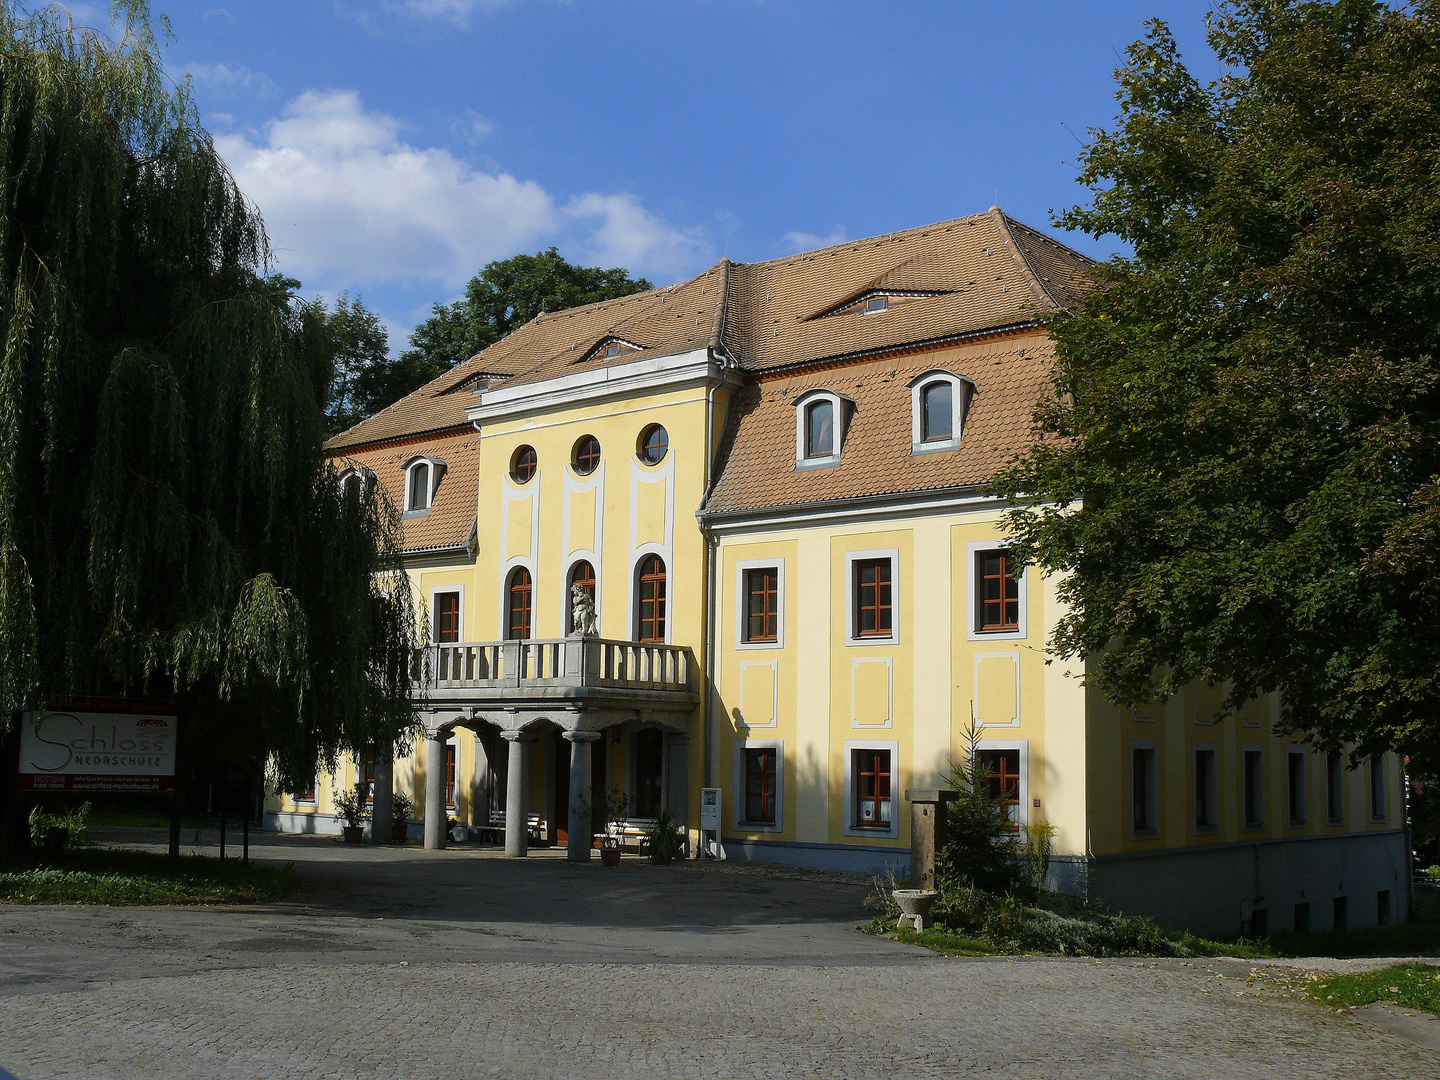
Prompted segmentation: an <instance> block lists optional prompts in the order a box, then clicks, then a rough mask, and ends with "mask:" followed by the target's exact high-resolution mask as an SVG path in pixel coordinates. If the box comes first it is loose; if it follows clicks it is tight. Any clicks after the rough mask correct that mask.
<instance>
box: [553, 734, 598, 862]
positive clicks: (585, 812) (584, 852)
mask: <svg viewBox="0 0 1440 1080" xmlns="http://www.w3.org/2000/svg"><path fill="white" fill-rule="evenodd" d="M561 735H562V736H563V737H564V738H565V739H567V740H569V742H570V820H569V822H568V823H567V824H566V839H565V857H566V858H567V859H569V860H570V861H571V862H588V861H589V860H590V851H591V849H592V848H593V847H594V836H593V835H592V831H591V825H590V822H591V815H590V800H591V798H592V792H591V790H590V744H591V743H593V742H595V740H596V739H598V738H600V732H598V731H565V732H561Z"/></svg>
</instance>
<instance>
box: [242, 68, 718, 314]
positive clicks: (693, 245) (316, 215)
mask: <svg viewBox="0 0 1440 1080" xmlns="http://www.w3.org/2000/svg"><path fill="white" fill-rule="evenodd" d="M401 131H402V127H401V124H400V122H399V121H398V120H396V119H395V118H393V117H390V116H387V115H385V114H383V113H375V112H367V111H366V110H365V109H364V107H363V105H362V103H361V101H360V98H359V95H358V94H356V93H355V92H354V91H349V90H325V91H319V90H311V91H307V92H306V93H304V94H302V95H301V96H300V97H298V98H296V99H295V100H294V101H292V102H290V103H289V104H288V105H287V106H286V107H285V109H284V110H283V113H282V115H281V116H280V117H278V118H277V119H274V120H272V121H270V122H269V123H268V124H266V125H265V126H264V129H263V131H262V132H259V133H257V132H249V133H231V134H225V135H219V136H217V137H216V139H215V145H216V147H217V148H218V149H219V151H220V153H221V155H222V156H223V157H224V158H225V160H226V162H227V163H228V164H229V166H230V169H231V171H232V172H233V173H234V175H235V179H236V180H237V182H238V183H239V185H240V188H241V190H243V191H244V192H245V194H246V195H247V196H249V197H250V198H251V199H253V200H254V201H255V203H256V204H257V205H258V206H259V207H260V209H261V211H262V213H263V214H264V216H265V224H266V227H267V229H268V230H269V233H270V237H271V240H272V242H273V244H274V246H275V251H276V261H277V263H278V267H279V269H281V270H284V271H285V272H287V273H291V274H294V275H295V276H297V277H299V278H300V279H301V280H303V281H304V282H305V283H306V285H307V286H311V287H313V288H320V289H328V290H337V291H338V290H339V289H350V290H352V291H353V290H355V289H357V288H361V287H368V286H375V285H397V284H398V285H405V286H420V285H422V284H423V286H424V287H425V288H434V287H435V286H436V285H438V286H440V288H441V289H443V290H444V291H447V292H453V291H454V290H457V289H459V287H460V286H461V285H462V284H463V283H464V282H465V281H466V280H468V278H469V277H470V276H471V275H472V274H474V273H475V271H476V270H478V269H479V268H480V267H481V266H483V265H484V264H485V263H486V262H488V261H490V260H491V259H503V258H507V257H509V256H510V255H513V254H515V253H517V252H520V251H526V250H530V251H533V250H535V249H536V248H537V247H540V246H542V245H545V244H552V243H553V244H556V245H558V246H559V247H560V248H561V249H562V250H563V251H566V252H567V254H568V255H569V256H570V257H571V258H582V259H584V260H585V261H592V260H593V261H599V262H601V263H602V264H603V265H607V266H615V265H618V266H625V267H627V268H628V269H630V270H631V271H633V272H635V273H637V274H645V275H647V276H651V275H658V276H660V277H662V278H664V277H666V276H667V275H680V274H684V273H688V272H693V271H694V270H697V269H699V268H700V267H702V266H703V265H704V263H705V261H706V258H707V257H708V255H709V248H708V245H707V244H706V241H705V239H704V237H703V236H702V235H701V234H700V233H699V232H698V231H695V230H683V229H677V228H675V227H673V226H670V225H668V224H666V222H665V221H664V220H663V219H661V218H660V217H658V216H657V215H656V214H654V213H652V212H651V211H648V210H646V209H645V208H644V207H643V206H642V205H641V204H640V202H639V201H638V200H637V199H636V198H635V197H634V196H633V195H628V194H597V193H589V194H582V195H579V196H576V197H575V198H573V199H570V200H569V201H568V202H566V203H565V205H564V206H563V207H562V206H559V205H557V202H556V200H555V198H554V197H553V196H552V195H551V194H550V193H549V192H548V191H546V190H545V189H544V188H543V187H542V186H541V185H540V184H538V183H536V182H534V181H532V180H521V179H517V178H516V177H514V176H512V175H510V174H509V173H506V172H503V171H497V172H495V173H494V174H492V173H489V172H485V171H483V170H481V169H477V168H475V167H474V166H472V165H470V164H468V163H467V162H465V161H463V160H462V159H460V158H458V157H456V156H455V155H454V154H452V153H451V152H450V151H449V150H446V149H444V148H440V147H428V148H426V147H416V146H412V145H411V144H409V143H408V142H406V141H405V140H404V139H403V138H402V136H401Z"/></svg>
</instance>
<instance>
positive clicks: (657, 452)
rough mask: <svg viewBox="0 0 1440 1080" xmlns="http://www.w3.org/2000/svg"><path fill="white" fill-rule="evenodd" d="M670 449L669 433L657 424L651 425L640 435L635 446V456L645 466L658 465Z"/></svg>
mask: <svg viewBox="0 0 1440 1080" xmlns="http://www.w3.org/2000/svg"><path fill="white" fill-rule="evenodd" d="M669 449H670V433H669V432H667V431H666V430H665V429H664V428H663V427H661V426H660V425H659V424H651V425H650V426H649V427H647V428H646V429H645V430H644V431H642V432H641V433H640V441H639V442H638V443H636V445H635V456H636V457H638V458H639V459H640V460H641V461H643V462H645V464H646V465H659V464H660V462H661V461H663V460H664V459H665V454H666V452H667V451H668V450H669Z"/></svg>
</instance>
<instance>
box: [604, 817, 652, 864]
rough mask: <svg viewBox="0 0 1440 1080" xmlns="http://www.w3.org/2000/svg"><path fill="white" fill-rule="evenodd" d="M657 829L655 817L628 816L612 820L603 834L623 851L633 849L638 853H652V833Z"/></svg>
mask: <svg viewBox="0 0 1440 1080" xmlns="http://www.w3.org/2000/svg"><path fill="white" fill-rule="evenodd" d="M654 830H655V819H654V818H627V819H622V820H619V821H612V822H610V824H609V825H607V826H605V832H604V833H603V834H601V835H602V836H604V837H605V838H606V839H607V840H609V841H611V842H613V843H614V844H615V846H617V847H619V848H620V850H621V851H629V850H631V849H632V846H633V850H634V852H635V854H637V855H648V854H650V834H651V833H652V832H653V831H654Z"/></svg>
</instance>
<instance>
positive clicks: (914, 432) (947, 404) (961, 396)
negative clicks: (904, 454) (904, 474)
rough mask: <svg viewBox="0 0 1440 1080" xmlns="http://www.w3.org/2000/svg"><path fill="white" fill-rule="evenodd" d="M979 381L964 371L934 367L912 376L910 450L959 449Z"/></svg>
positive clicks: (921, 452)
mask: <svg viewBox="0 0 1440 1080" xmlns="http://www.w3.org/2000/svg"><path fill="white" fill-rule="evenodd" d="M974 392H975V384H974V383H972V382H971V381H970V380H969V379H967V378H965V377H964V376H963V375H956V374H955V373H954V372H950V371H943V370H938V369H937V370H934V371H927V372H924V373H923V374H920V375H917V376H915V378H913V379H911V380H910V404H911V410H910V411H911V416H910V430H911V440H910V441H911V447H910V452H911V453H914V454H926V453H931V452H933V451H936V450H955V449H958V448H959V446H960V434H961V429H962V428H963V427H964V426H965V414H966V411H967V410H968V407H969V404H970V397H971V395H972V394H973V393H974Z"/></svg>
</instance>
